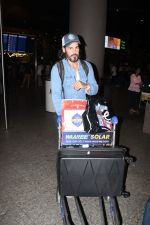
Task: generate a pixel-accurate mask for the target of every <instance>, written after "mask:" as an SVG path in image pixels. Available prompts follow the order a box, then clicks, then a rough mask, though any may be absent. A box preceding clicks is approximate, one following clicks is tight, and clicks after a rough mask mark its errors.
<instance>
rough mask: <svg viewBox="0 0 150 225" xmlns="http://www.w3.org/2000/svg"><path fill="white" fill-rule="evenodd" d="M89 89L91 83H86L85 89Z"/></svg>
mask: <svg viewBox="0 0 150 225" xmlns="http://www.w3.org/2000/svg"><path fill="white" fill-rule="evenodd" d="M89 89H90V85H89V84H88V83H86V87H85V90H86V91H88V90H89Z"/></svg>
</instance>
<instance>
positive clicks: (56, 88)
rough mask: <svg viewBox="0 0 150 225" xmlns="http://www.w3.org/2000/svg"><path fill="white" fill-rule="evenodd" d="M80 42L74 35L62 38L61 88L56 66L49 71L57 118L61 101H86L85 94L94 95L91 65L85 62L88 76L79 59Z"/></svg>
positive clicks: (96, 90) (96, 88) (95, 86)
mask: <svg viewBox="0 0 150 225" xmlns="http://www.w3.org/2000/svg"><path fill="white" fill-rule="evenodd" d="M79 45H80V40H79V37H78V35H76V34H71V33H69V34H66V35H64V37H63V38H62V52H63V54H64V56H65V57H64V58H63V59H62V63H63V67H64V79H63V87H62V81H61V78H60V74H59V71H58V67H57V64H55V65H54V66H53V68H52V71H51V89H52V101H53V105H54V108H55V111H56V114H57V116H58V117H59V116H60V115H61V101H62V99H63V98H64V99H86V94H88V95H95V94H97V92H98V84H97V82H96V80H95V77H94V72H93V68H92V66H91V64H90V63H89V62H87V61H86V64H87V66H88V75H86V73H85V71H84V69H83V66H82V65H81V60H80V59H79Z"/></svg>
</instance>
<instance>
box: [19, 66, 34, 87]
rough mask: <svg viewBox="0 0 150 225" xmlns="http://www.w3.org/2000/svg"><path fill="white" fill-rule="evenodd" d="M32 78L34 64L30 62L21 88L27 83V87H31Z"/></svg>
mask: <svg viewBox="0 0 150 225" xmlns="http://www.w3.org/2000/svg"><path fill="white" fill-rule="evenodd" d="M32 80H33V68H32V65H31V64H30V63H28V64H27V65H26V67H25V71H24V77H23V81H22V85H21V88H23V87H24V86H25V85H26V84H27V87H28V88H29V87H30V85H31V82H32Z"/></svg>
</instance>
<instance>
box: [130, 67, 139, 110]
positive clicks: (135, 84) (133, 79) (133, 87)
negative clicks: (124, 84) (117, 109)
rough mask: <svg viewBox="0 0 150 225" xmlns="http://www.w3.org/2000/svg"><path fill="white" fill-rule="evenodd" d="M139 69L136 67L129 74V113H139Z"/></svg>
mask: <svg viewBox="0 0 150 225" xmlns="http://www.w3.org/2000/svg"><path fill="white" fill-rule="evenodd" d="M140 73H141V69H140V68H139V67H138V68H136V69H135V71H134V72H133V73H132V74H131V75H130V85H129V87H128V94H129V113H130V114H139V103H140V94H141V85H142V80H141V74H140Z"/></svg>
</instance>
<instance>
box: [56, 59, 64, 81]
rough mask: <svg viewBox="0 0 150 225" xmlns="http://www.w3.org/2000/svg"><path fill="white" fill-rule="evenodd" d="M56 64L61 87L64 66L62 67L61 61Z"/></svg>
mask: <svg viewBox="0 0 150 225" xmlns="http://www.w3.org/2000/svg"><path fill="white" fill-rule="evenodd" d="M56 64H57V68H58V73H59V76H60V79H61V82H62V85H63V81H64V65H63V62H62V60H60V61H58V62H56Z"/></svg>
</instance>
